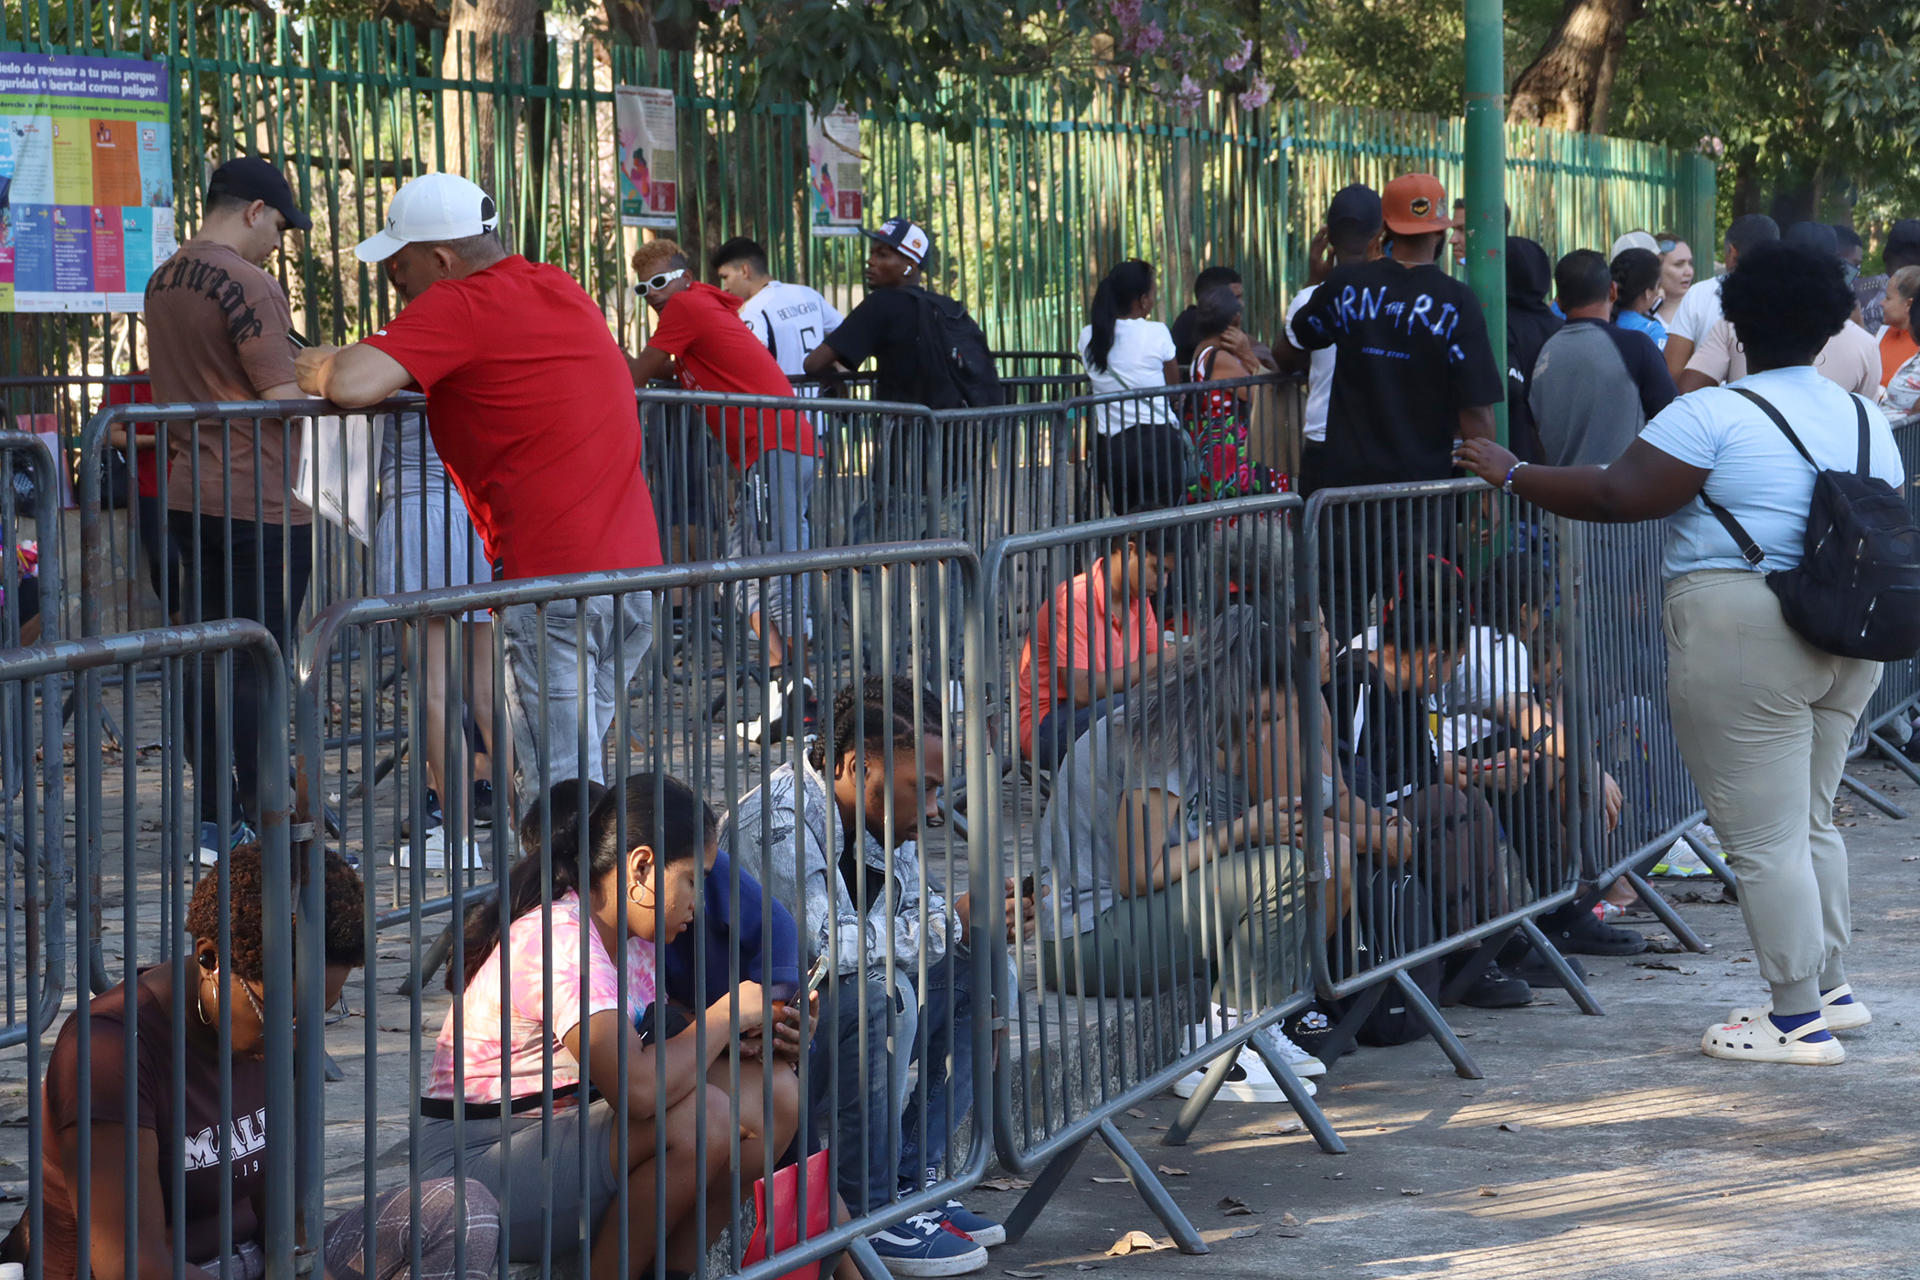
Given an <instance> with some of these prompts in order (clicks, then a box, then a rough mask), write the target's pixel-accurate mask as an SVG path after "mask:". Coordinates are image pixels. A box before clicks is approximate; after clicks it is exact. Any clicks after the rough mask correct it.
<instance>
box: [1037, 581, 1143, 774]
mask: <svg viewBox="0 0 1920 1280" xmlns="http://www.w3.org/2000/svg"><path fill="white" fill-rule="evenodd" d="M1056 636H1066V637H1067V647H1066V650H1065V652H1064V653H1062V651H1061V650H1060V649H1059V647H1058V646H1057V645H1056V643H1055V641H1054V637H1056ZM1096 636H1097V637H1099V643H1098V644H1095V643H1094V638H1095V637H1096ZM1159 651H1160V620H1159V618H1157V617H1155V616H1154V612H1153V604H1152V602H1151V601H1147V600H1134V601H1131V602H1130V603H1129V604H1128V605H1127V612H1126V616H1125V617H1124V618H1122V617H1116V616H1115V615H1114V612H1113V593H1112V591H1110V590H1109V589H1108V586H1107V562H1106V559H1105V558H1104V557H1102V558H1101V559H1099V560H1096V561H1094V562H1093V567H1092V568H1091V569H1089V570H1087V571H1086V572H1085V573H1083V574H1081V575H1079V576H1078V577H1076V578H1071V579H1069V580H1068V581H1066V582H1063V583H1061V584H1060V585H1059V586H1057V587H1055V588H1054V589H1053V601H1052V603H1051V604H1050V605H1049V606H1048V607H1047V611H1046V612H1045V613H1043V614H1041V615H1040V617H1039V618H1038V619H1037V620H1036V621H1035V622H1034V626H1033V631H1032V633H1031V634H1029V635H1028V636H1027V642H1026V644H1025V645H1023V646H1022V647H1021V649H1020V682H1019V686H1020V691H1019V694H1018V695H1017V696H1018V699H1019V703H1020V753H1021V754H1022V755H1026V756H1031V755H1032V754H1033V730H1034V727H1035V726H1036V725H1037V724H1039V722H1040V721H1041V720H1043V719H1045V718H1046V715H1047V713H1048V712H1049V711H1051V710H1053V709H1054V708H1055V707H1057V706H1059V705H1060V704H1061V703H1063V702H1067V701H1069V700H1071V698H1072V696H1073V691H1072V689H1071V688H1069V687H1068V684H1067V680H1066V671H1067V670H1068V669H1072V670H1075V671H1108V670H1111V669H1113V668H1115V667H1125V666H1127V665H1130V664H1133V663H1137V662H1139V661H1140V659H1141V658H1143V657H1145V656H1146V655H1147V654H1150V653H1158V652H1159ZM1036 670H1044V671H1046V672H1047V684H1046V688H1045V689H1044V691H1042V692H1041V693H1039V694H1037V695H1036V693H1035V692H1034V675H1033V673H1034V672H1035V671H1036ZM1036 700H1037V701H1038V702H1039V703H1040V705H1039V706H1038V707H1036V706H1035V705H1034V704H1035V702H1036Z"/></svg>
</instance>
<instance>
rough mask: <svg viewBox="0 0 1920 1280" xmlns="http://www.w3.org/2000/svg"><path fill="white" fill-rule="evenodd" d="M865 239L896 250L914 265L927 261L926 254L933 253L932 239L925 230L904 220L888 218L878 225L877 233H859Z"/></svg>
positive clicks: (914, 223)
mask: <svg viewBox="0 0 1920 1280" xmlns="http://www.w3.org/2000/svg"><path fill="white" fill-rule="evenodd" d="M860 234H861V235H864V236H865V237H866V238H867V239H869V240H873V241H876V242H878V243H880V244H884V245H886V246H887V247H888V248H889V249H896V250H898V251H899V252H900V253H902V254H904V255H905V256H906V257H907V259H908V260H909V261H911V262H914V263H921V262H925V261H926V260H927V254H929V253H931V252H932V251H933V239H932V237H930V236H928V235H927V233H926V230H925V228H923V227H921V226H920V225H919V224H918V223H916V222H913V221H910V220H909V219H906V218H888V219H887V220H886V221H885V222H883V223H881V224H880V227H879V229H878V230H877V231H863V232H861V233H860Z"/></svg>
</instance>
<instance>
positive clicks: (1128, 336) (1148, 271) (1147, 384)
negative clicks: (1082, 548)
mask: <svg viewBox="0 0 1920 1280" xmlns="http://www.w3.org/2000/svg"><path fill="white" fill-rule="evenodd" d="M1154 301H1155V298H1154V287H1153V267H1152V266H1150V265H1149V264H1147V263H1145V262H1142V261H1140V260H1139V259H1138V258H1129V259H1128V260H1127V261H1125V262H1123V263H1121V264H1120V265H1119V266H1117V267H1115V268H1114V269H1113V270H1112V271H1109V272H1108V273H1107V277H1106V279H1104V280H1102V281H1101V282H1100V287H1099V288H1098V289H1096V290H1095V291H1094V295H1093V306H1092V307H1091V308H1090V318H1091V321H1092V323H1090V324H1088V325H1087V326H1086V327H1085V328H1084V329H1082V330H1080V341H1079V343H1078V344H1077V349H1078V350H1079V352H1080V360H1081V363H1083V364H1085V365H1086V367H1087V377H1088V379H1089V380H1090V381H1091V382H1092V384H1093V393H1094V394H1095V395H1096V396H1108V397H1111V398H1109V399H1105V400H1102V401H1100V402H1098V403H1096V404H1095V405H1094V406H1093V425H1094V429H1095V431H1096V432H1097V434H1096V435H1095V437H1094V441H1093V466H1094V473H1095V474H1096V475H1097V476H1099V478H1100V484H1101V487H1102V488H1103V489H1105V491H1106V494H1107V505H1108V506H1109V507H1111V508H1112V510H1113V513H1114V514H1115V515H1129V514H1131V513H1133V512H1135V511H1158V510H1161V509H1163V508H1166V507H1171V506H1175V505H1177V504H1178V502H1179V501H1180V496H1181V494H1182V493H1183V492H1184V491H1185V488H1186V457H1187V450H1186V439H1185V437H1184V436H1183V435H1182V434H1181V432H1180V429H1179V427H1178V426H1177V425H1176V420H1177V418H1178V416H1179V415H1178V414H1177V413H1175V412H1174V409H1173V406H1172V405H1171V404H1170V403H1169V393H1168V392H1167V390H1166V387H1167V384H1168V383H1171V382H1178V381H1179V380H1180V362H1179V361H1178V360H1177V359H1175V357H1174V351H1173V334H1172V333H1171V332H1170V331H1169V330H1168V329H1167V326H1166V325H1164V324H1162V323H1160V322H1159V321H1158V320H1149V319H1147V317H1148V316H1150V315H1152V314H1153V307H1154Z"/></svg>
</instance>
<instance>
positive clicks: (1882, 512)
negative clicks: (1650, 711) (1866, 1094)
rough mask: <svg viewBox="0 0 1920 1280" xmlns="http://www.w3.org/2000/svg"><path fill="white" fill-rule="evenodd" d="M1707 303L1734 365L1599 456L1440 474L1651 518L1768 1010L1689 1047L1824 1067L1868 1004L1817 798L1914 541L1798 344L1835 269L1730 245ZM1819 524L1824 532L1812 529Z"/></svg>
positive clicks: (1887, 642)
mask: <svg viewBox="0 0 1920 1280" xmlns="http://www.w3.org/2000/svg"><path fill="white" fill-rule="evenodd" d="M1721 306H1722V310H1723V312H1724V314H1725V316H1726V318H1727V320H1728V321H1729V322H1731V323H1732V325H1733V327H1734V332H1735V333H1736V334H1737V336H1738V337H1739V339H1740V342H1741V344H1742V345H1743V346H1744V347H1745V348H1746V353H1747V362H1748V367H1749V369H1750V370H1752V372H1751V374H1750V375H1749V376H1748V377H1746V378H1743V379H1741V380H1740V381H1738V382H1736V383H1734V384H1733V385H1731V386H1729V387H1725V388H1710V389H1706V390H1702V391H1697V392H1694V393H1692V394H1690V395H1685V396H1682V397H1680V398H1679V399H1678V400H1675V401H1674V402H1673V403H1672V404H1671V405H1670V406H1668V407H1667V409H1666V410H1664V411H1663V412H1662V413H1660V415H1659V416H1658V417H1656V418H1655V419H1654V420H1653V421H1652V422H1650V423H1648V424H1647V426H1646V429H1645V430H1644V431H1642V432H1641V434H1640V437H1639V439H1637V440H1636V441H1635V442H1634V443H1633V444H1632V445H1631V446H1630V447H1629V448H1628V449H1627V451H1626V452H1625V453H1624V454H1622V455H1621V456H1620V458H1619V459H1618V460H1617V461H1615V462H1614V463H1613V464H1612V465H1610V466H1606V467H1545V466H1528V465H1527V464H1525V463H1523V462H1519V461H1517V460H1516V459H1515V458H1514V457H1513V455H1512V454H1511V453H1509V452H1507V451H1506V450H1505V449H1504V448H1502V447H1501V446H1499V445H1497V444H1495V443H1494V442H1493V441H1491V440H1467V441H1464V442H1462V443H1461V444H1460V445H1459V446H1458V447H1457V448H1456V451H1455V456H1456V458H1457V460H1458V461H1459V462H1460V464H1461V465H1462V466H1464V467H1465V468H1466V469H1468V470H1470V471H1472V472H1473V473H1474V474H1475V475H1478V476H1479V477H1480V478H1481V479H1483V480H1485V481H1487V482H1488V483H1489V484H1493V485H1497V486H1499V487H1501V488H1502V489H1504V490H1505V491H1506V492H1508V493H1511V494H1514V495H1516V496H1518V497H1520V498H1523V499H1525V500H1526V501H1528V502H1532V503H1535V504H1537V505H1539V506H1541V507H1543V508H1545V509H1547V510H1549V511H1553V512H1556V513H1558V514H1560V515H1563V516H1569V517H1572V518H1574V519H1578V520H1592V521H1600V522H1608V523H1627V522H1632V521H1639V520H1655V519H1662V518H1669V517H1670V518H1669V519H1668V523H1667V533H1666V551H1665V566H1664V576H1665V578H1666V584H1667V585H1666V604H1665V631H1666V636H1667V656H1668V675H1667V691H1668V698H1669V701H1670V702H1671V704H1672V715H1673V726H1674V731H1675V735H1676V737H1677V738H1678V739H1679V744H1680V751H1681V754H1682V756H1683V757H1684V758H1685V760H1686V763H1687V769H1688V771H1689V772H1690V773H1691V774H1692V775H1693V779H1694V782H1695V784H1696V785H1697V786H1698V787H1699V789H1700V793H1701V795H1702V796H1703V797H1704V798H1705V800H1706V805H1707V813H1708V816H1709V818H1710V820H1711V821H1712V823H1713V827H1714V830H1715V831H1716V832H1718V833H1719V836H1720V839H1721V842H1722V843H1723V845H1724V846H1725V849H1726V854H1727V861H1728V862H1729V863H1730V864H1731V865H1732V867H1733V868H1734V870H1735V871H1737V872H1738V874H1739V877H1740V908H1741V912H1742V913H1743V915H1744V916H1745V917H1746V923H1747V931H1748V933H1749V934H1750V935H1751V936H1752V938H1753V944H1754V950H1755V952H1756V953H1757V958H1758V960H1759V965H1760V973H1761V976H1762V977H1764V978H1765V979H1766V980H1767V982H1768V984H1769V986H1771V988H1772V996H1773V999H1772V1002H1771V1003H1770V1004H1768V1005H1763V1006H1761V1007H1758V1008H1752V1009H1736V1010H1734V1011H1733V1013H1732V1015H1731V1016H1730V1017H1729V1018H1728V1019H1727V1021H1726V1022H1725V1023H1716V1024H1715V1025H1713V1026H1711V1027H1709V1028H1708V1029H1707V1031H1706V1033H1705V1034H1704V1035H1703V1036H1702V1037H1701V1042H1700V1043H1701V1048H1702V1050H1704V1051H1705V1052H1706V1053H1707V1054H1709V1055H1710V1056H1713V1057H1716V1058H1730V1059H1734V1060H1738V1061H1748V1062H1787V1063H1803V1064H1808V1065H1830V1064H1833V1063H1838V1062H1841V1061H1844V1060H1845V1058H1846V1051H1845V1050H1844V1049H1843V1048H1842V1047H1841V1045H1840V1043H1839V1042H1838V1041H1837V1040H1835V1039H1834V1038H1833V1035H1832V1032H1834V1031H1844V1030H1849V1029H1852V1028H1856V1027H1862V1026H1865V1025H1866V1024H1867V1023H1868V1022H1869V1021H1870V1020H1871V1017H1870V1015H1869V1014H1868V1012H1867V1009H1866V1006H1865V1005H1863V1004H1862V1003H1861V1002H1860V1001H1859V1000H1857V999H1855V998H1854V996H1853V993H1852V989H1851V988H1850V987H1849V986H1848V985H1847V975H1846V969H1845V965H1844V963H1843V955H1844V952H1845V950H1846V946H1847V942H1848V928H1849V926H1848V915H1849V907H1848V896H1847V852H1846V846H1845V844H1844V843H1843V842H1842V840H1841V838H1840V833H1839V832H1838V831H1837V830H1836V829H1835V828H1834V824H1833V800H1834V794H1835V792H1836V791H1837V790H1838V788H1839V785H1840V775H1841V771H1842V769H1843V767H1844V766H1845V764H1846V757H1847V747H1848V743H1849V740H1850V739H1851V737H1852V734H1853V729H1854V725H1855V724H1856V723H1858V721H1859V719H1860V714H1861V711H1862V710H1863V709H1864V708H1865V707H1866V705H1867V700H1868V698H1869V697H1871V696H1872V694H1873V691H1874V688H1875V686H1876V685H1878V684H1879V681H1880V665H1879V661H1878V660H1884V659H1889V658H1893V657H1899V656H1911V655H1912V654H1913V652H1914V650H1915V649H1916V648H1920V626H1916V619H1915V613H1914V607H1913V606H1912V605H1910V604H1907V603H1905V602H1906V601H1909V600H1916V599H1920V592H1917V591H1915V590H1914V588H1915V587H1920V562H1917V561H1920V557H1916V554H1915V548H1916V547H1920V533H1916V532H1915V531H1914V530H1913V529H1912V528H1911V522H1910V520H1909V518H1908V517H1907V515H1906V509H1905V507H1904V505H1903V504H1902V503H1901V501H1900V499H1899V497H1898V496H1897V494H1896V492H1895V490H1896V489H1897V487H1898V486H1899V485H1900V483H1901V479H1902V468H1901V463H1900V454H1899V451H1898V449H1897V448H1896V447H1895V444H1894V440H1893V433H1892V431H1891V430H1890V429H1889V427H1888V426H1887V421H1886V418H1885V417H1884V416H1882V414H1881V413H1880V411H1879V410H1878V409H1877V408H1874V407H1872V406H1871V405H1869V404H1867V403H1866V402H1865V401H1864V400H1862V399H1860V398H1859V397H1857V396H1854V395H1851V394H1849V393H1848V392H1846V391H1844V390H1842V389H1841V388H1840V387H1838V386H1836V385H1835V384H1834V383H1832V382H1829V381H1828V380H1827V379H1825V378H1823V377H1822V376H1820V374H1819V373H1817V372H1816V371H1815V370H1814V368H1813V364H1812V362H1813V358H1814V356H1815V355H1816V354H1817V353H1818V352H1819V351H1820V349H1821V347H1822V346H1824V345H1825V343H1826V341H1827V339H1829V338H1831V337H1832V336H1833V335H1834V334H1836V333H1838V332H1839V331H1840V328H1841V326H1842V325H1844V324H1845V323H1846V321H1847V317H1848V316H1849V315H1850V314H1851V313H1852V311H1853V306H1854V298H1853V292H1852V290H1851V289H1849V288H1848V287H1847V283H1846V280H1845V278H1844V276H1843V275H1842V274H1841V270H1840V265H1839V263H1838V261H1836V260H1834V259H1832V258H1830V257H1826V256H1823V255H1820V254H1817V253H1815V252H1813V251H1811V250H1808V249H1804V248H1800V247H1797V246H1794V245H1790V244H1773V245H1767V246H1764V247H1762V248H1757V249H1755V250H1753V252H1752V253H1751V254H1742V255H1741V257H1740V262H1739V265H1738V266H1737V268H1736V269H1735V270H1734V272H1733V273H1732V274H1731V275H1729V276H1728V277H1727V279H1726V283H1725V286H1724V289H1723V291H1722V295H1721ZM1829 531H1831V532H1833V533H1835V534H1837V535H1838V536H1833V537H1828V536H1826V534H1827V533H1828V532H1829Z"/></svg>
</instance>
